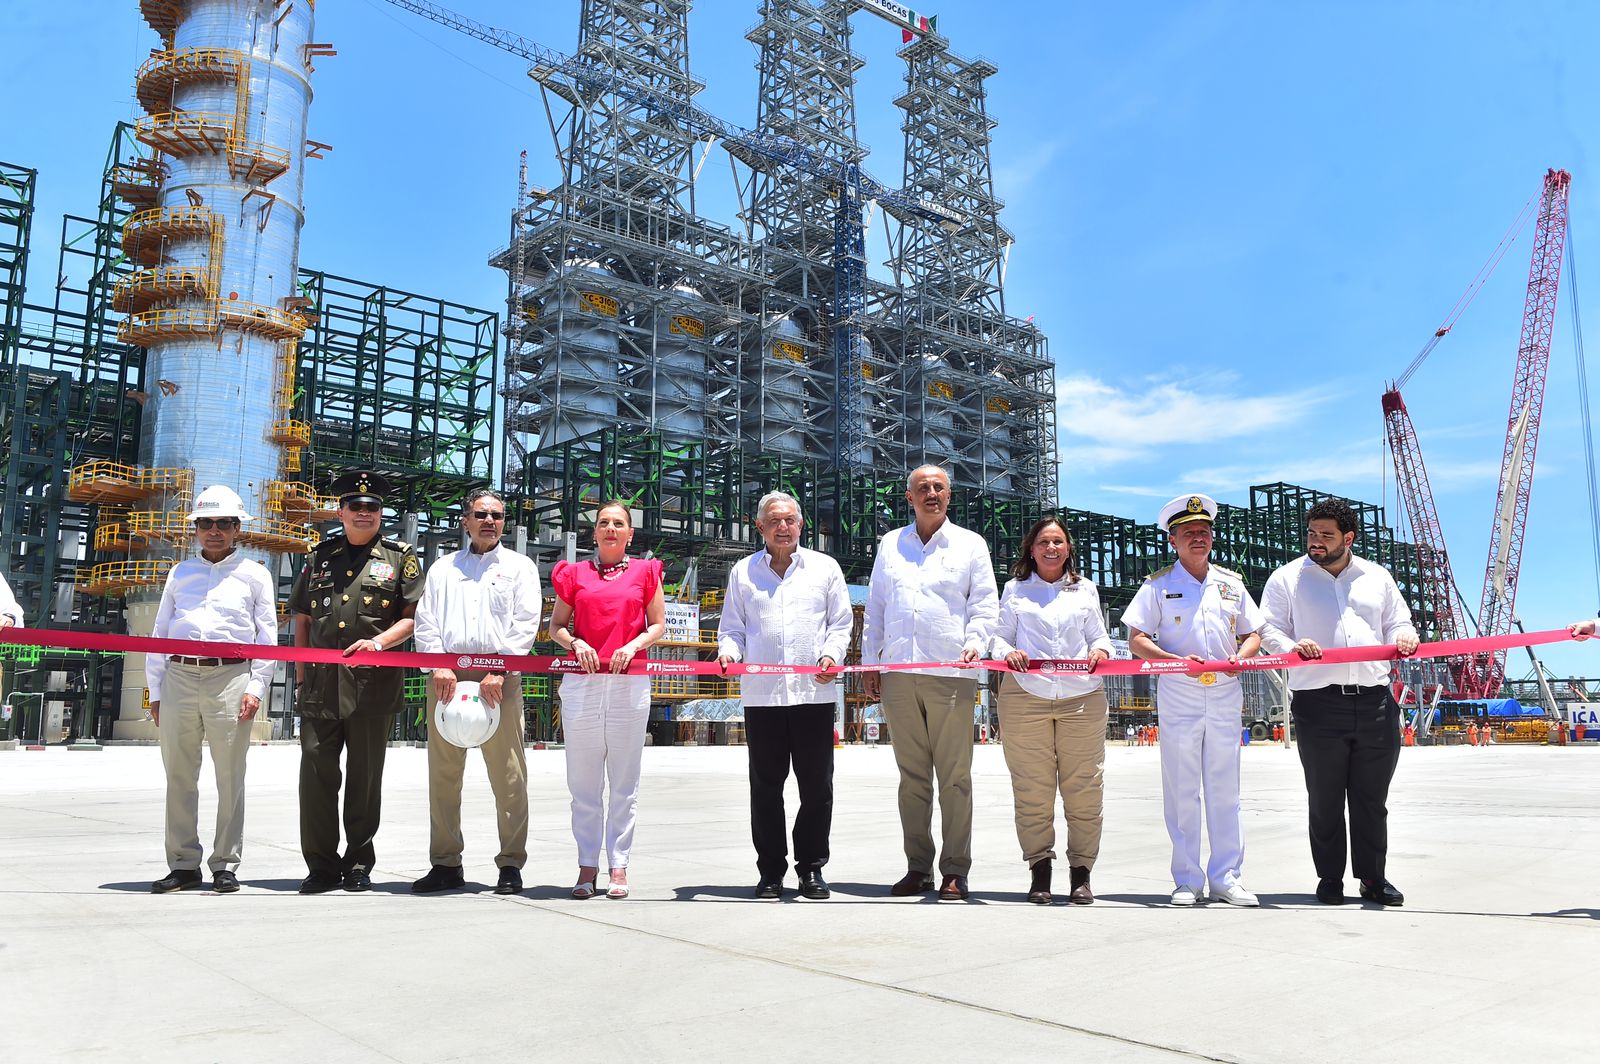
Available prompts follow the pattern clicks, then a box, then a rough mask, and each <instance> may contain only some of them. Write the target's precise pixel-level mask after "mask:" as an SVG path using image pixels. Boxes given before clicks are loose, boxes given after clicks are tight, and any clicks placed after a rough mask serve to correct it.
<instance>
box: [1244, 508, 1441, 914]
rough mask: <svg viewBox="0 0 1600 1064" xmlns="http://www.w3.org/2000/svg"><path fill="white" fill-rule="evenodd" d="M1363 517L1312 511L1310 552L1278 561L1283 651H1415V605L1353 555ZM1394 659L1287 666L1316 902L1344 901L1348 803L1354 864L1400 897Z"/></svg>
mask: <svg viewBox="0 0 1600 1064" xmlns="http://www.w3.org/2000/svg"><path fill="white" fill-rule="evenodd" d="M1355 538H1356V515H1355V511H1354V510H1352V509H1351V508H1350V504H1349V503H1347V502H1345V501H1344V500H1343V499H1324V500H1323V501H1321V502H1319V503H1316V504H1315V505H1314V506H1312V507H1311V509H1310V510H1308V511H1307V512H1306V553H1305V554H1304V555H1303V556H1302V557H1299V558H1296V559H1295V560H1294V561H1292V562H1290V563H1288V564H1287V565H1284V566H1281V567H1279V569H1278V570H1277V571H1276V572H1274V573H1273V574H1272V575H1271V576H1270V577H1268V578H1267V586H1266V589H1265V590H1264V591H1263V592H1262V594H1261V604H1262V609H1263V611H1264V612H1265V614H1266V622H1265V624H1264V625H1263V626H1262V633H1263V637H1264V638H1263V641H1264V642H1265V644H1266V646H1267V649H1268V650H1269V651H1271V652H1272V653H1274V654H1287V653H1289V652H1290V651H1291V650H1292V651H1296V652H1298V653H1299V655H1300V656H1301V657H1302V658H1305V659H1307V660H1316V659H1317V658H1320V657H1322V652H1323V649H1324V648H1331V647H1368V646H1386V645H1389V644H1391V643H1392V644H1394V646H1395V648H1396V649H1397V650H1398V651H1399V653H1400V656H1401V657H1409V656H1410V655H1412V654H1414V653H1416V650H1417V631H1416V629H1415V628H1413V627H1412V625H1411V610H1410V609H1409V608H1408V607H1407V606H1406V602H1405V599H1403V598H1402V597H1401V596H1400V589H1399V588H1398V587H1396V586H1395V582H1394V577H1392V576H1390V575H1389V572H1388V570H1386V569H1384V568H1383V566H1381V565H1377V564H1375V563H1373V562H1369V561H1367V560H1366V559H1365V558H1358V557H1356V555H1355V553H1354V552H1353V551H1352V550H1351V545H1352V544H1353V543H1354V542H1355ZM1389 673H1390V665H1389V663H1388V662H1387V661H1366V662H1355V663H1352V664H1349V665H1311V666H1304V667H1301V668H1298V669H1289V670H1288V671H1287V675H1288V678H1289V689H1290V691H1291V692H1293V693H1292V694H1291V696H1290V701H1289V709H1290V712H1291V714H1292V715H1293V721H1294V735H1295V738H1296V739H1297V740H1298V746H1299V748H1300V765H1301V767H1302V768H1303V769H1304V770H1305V776H1306V801H1307V805H1308V807H1309V813H1310V817H1309V819H1310V831H1311V860H1312V863H1313V864H1314V865H1315V866H1316V869H1317V880H1318V882H1317V900H1318V901H1320V902H1322V903H1323V904H1324V905H1342V904H1344V900H1345V898H1344V872H1345V820H1344V811H1345V807H1346V805H1347V804H1348V806H1349V808H1350V870H1351V871H1352V872H1354V873H1355V876H1356V878H1357V879H1359V880H1360V881H1361V897H1362V898H1364V899H1365V900H1367V901H1373V902H1377V903H1378V904H1380V905H1403V904H1404V903H1405V895H1403V894H1401V893H1400V891H1398V890H1396V889H1395V886H1394V884H1392V883H1390V882H1389V880H1388V879H1387V878H1386V877H1387V874H1388V869H1387V858H1388V851H1389V809H1388V800H1389V781H1390V780H1392V779H1393V778H1394V770H1395V768H1396V766H1398V765H1399V763H1400V707H1399V706H1398V705H1396V704H1395V701H1394V696H1393V694H1391V692H1390V690H1389V680H1390V675H1389Z"/></svg>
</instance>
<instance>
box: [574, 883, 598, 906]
mask: <svg viewBox="0 0 1600 1064" xmlns="http://www.w3.org/2000/svg"><path fill="white" fill-rule="evenodd" d="M595 894H596V891H595V889H594V880H592V879H586V880H584V881H583V882H582V883H579V884H578V885H577V886H575V887H573V888H572V896H573V897H574V898H576V899H578V900H579V901H588V900H589V899H590V898H592V897H594V896H595Z"/></svg>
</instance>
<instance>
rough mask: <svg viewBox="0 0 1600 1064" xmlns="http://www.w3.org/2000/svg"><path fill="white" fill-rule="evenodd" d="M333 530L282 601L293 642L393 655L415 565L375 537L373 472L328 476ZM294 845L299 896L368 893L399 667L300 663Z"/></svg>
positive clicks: (409, 604)
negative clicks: (301, 874) (300, 868)
mask: <svg viewBox="0 0 1600 1064" xmlns="http://www.w3.org/2000/svg"><path fill="white" fill-rule="evenodd" d="M331 488H332V491H333V494H335V495H337V496H338V497H339V521H340V523H341V524H343V525H344V534H343V535H340V534H338V533H335V534H334V535H332V536H329V537H328V538H327V539H325V540H323V541H322V542H321V543H319V544H317V545H316V547H314V548H313V549H312V551H311V556H310V557H309V558H308V559H307V560H306V564H305V568H304V569H302V570H300V576H299V578H298V579H296V580H295V584H294V590H293V591H291V592H290V593H289V612H290V613H292V614H293V615H294V642H295V645H296V646H311V647H320V648H324V649H334V650H342V651H343V652H344V653H345V654H347V655H348V654H354V653H356V652H357V651H363V650H368V651H370V650H392V649H395V648H397V647H399V646H400V645H401V644H402V643H404V642H405V641H406V640H407V639H409V638H411V629H412V626H413V622H412V619H411V618H412V615H413V614H414V613H415V612H416V609H417V600H418V599H420V598H421V597H422V565H421V564H420V563H419V562H418V561H417V553H416V551H415V550H414V549H412V547H411V546H410V545H409V544H406V543H402V542H401V541H400V540H397V539H390V538H389V537H388V536H384V535H382V534H381V533H382V529H381V525H382V523H383V497H384V496H385V495H387V494H388V493H389V484H388V482H387V481H386V480H384V478H383V477H381V476H379V475H378V474H376V473H370V472H361V473H347V474H345V475H344V476H341V477H339V478H337V479H336V480H334V482H333V484H332V485H331ZM295 676H296V683H297V685H298V686H297V690H296V703H297V706H298V708H299V711H300V716H301V722H300V849H301V851H302V852H303V853H304V854H305V858H306V867H307V868H308V869H309V870H310V875H308V876H306V878H305V881H304V882H302V883H301V884H300V893H302V894H321V893H323V892H324V891H329V890H333V889H335V888H337V887H340V886H342V887H344V889H345V890H352V891H356V890H369V889H371V887H372V879H371V875H372V863H373V846H372V840H373V838H374V837H375V836H376V835H377V834H378V815H379V809H380V806H381V802H382V799H383V756H384V752H385V750H387V748H388V745H387V744H388V741H389V734H390V731H391V730H392V729H393V727H394V719H395V714H397V713H398V712H400V710H401V709H402V700H403V695H402V692H401V685H402V680H403V671H402V670H401V669H389V668H371V667H351V666H349V665H321V664H310V663H301V664H298V665H296V667H295ZM345 750H348V770H349V774H350V779H349V782H348V785H347V786H346V787H345V795H344V834H345V851H344V856H343V857H340V856H339V782H340V774H339V754H340V752H341V751H345Z"/></svg>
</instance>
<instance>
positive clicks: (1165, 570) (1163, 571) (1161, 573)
mask: <svg viewBox="0 0 1600 1064" xmlns="http://www.w3.org/2000/svg"><path fill="white" fill-rule="evenodd" d="M1177 567H1178V566H1177V563H1176V562H1174V563H1173V564H1172V565H1169V566H1166V567H1165V568H1162V569H1157V570H1156V571H1155V572H1153V573H1151V574H1150V575H1149V576H1147V577H1145V579H1146V580H1154V579H1156V578H1157V577H1161V576H1166V575H1167V574H1168V573H1170V572H1172V570H1174V569H1176V568H1177Z"/></svg>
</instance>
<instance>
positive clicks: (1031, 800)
mask: <svg viewBox="0 0 1600 1064" xmlns="http://www.w3.org/2000/svg"><path fill="white" fill-rule="evenodd" d="M1108 715H1109V710H1108V708H1107V706H1106V695H1105V692H1104V691H1091V692H1090V693H1088V694H1086V695H1080V696H1079V697H1077V698H1040V697H1038V696H1037V695H1033V694H1029V693H1028V692H1027V691H1025V690H1023V687H1022V685H1021V684H1019V683H1018V682H1017V678H1016V677H1015V676H1007V677H1006V678H1005V680H1004V681H1003V682H1002V683H1001V685H1000V738H1001V748H1002V749H1003V750H1004V751H1005V755H1006V767H1007V768H1009V769H1010V770H1011V794H1012V798H1013V801H1014V803H1015V806H1016V818H1017V842H1019V843H1021V844H1022V859H1023V860H1024V861H1026V862H1028V866H1029V867H1030V868H1031V867H1032V866H1033V865H1035V864H1037V863H1038V862H1040V861H1046V860H1049V861H1053V860H1055V857H1056V851H1055V845H1056V824H1055V820H1056V791H1057V790H1059V791H1060V792H1061V804H1062V807H1063V808H1064V809H1065V810H1066V814H1067V864H1068V865H1069V866H1071V867H1073V868H1090V869H1092V868H1094V862H1095V859H1096V858H1097V857H1099V856H1100V828H1101V824H1102V821H1103V819H1104V810H1105V779H1106V719H1107V717H1108Z"/></svg>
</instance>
